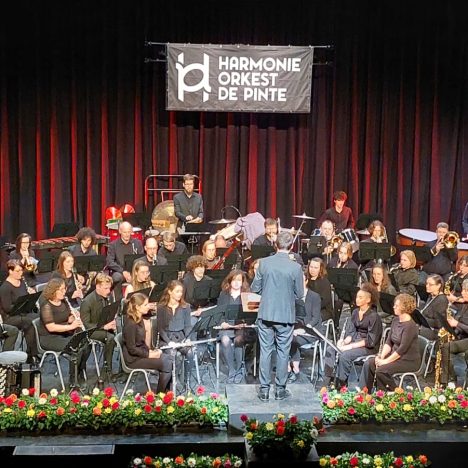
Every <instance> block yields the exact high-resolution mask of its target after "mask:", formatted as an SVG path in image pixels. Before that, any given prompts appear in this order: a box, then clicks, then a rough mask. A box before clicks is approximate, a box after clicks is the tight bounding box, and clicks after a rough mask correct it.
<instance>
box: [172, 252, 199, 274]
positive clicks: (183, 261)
mask: <svg viewBox="0 0 468 468" xmlns="http://www.w3.org/2000/svg"><path fill="white" fill-rule="evenodd" d="M192 255H193V254H189V253H188V254H180V255H178V254H169V255H166V260H167V265H165V266H167V267H171V266H172V268H174V267H175V268H176V269H177V271H185V270H186V265H187V260H188V259H189V258H190V257H191V256H192Z"/></svg>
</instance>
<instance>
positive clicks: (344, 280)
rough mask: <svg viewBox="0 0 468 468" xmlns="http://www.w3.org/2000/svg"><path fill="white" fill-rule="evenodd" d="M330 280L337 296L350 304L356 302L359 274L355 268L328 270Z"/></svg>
mask: <svg viewBox="0 0 468 468" xmlns="http://www.w3.org/2000/svg"><path fill="white" fill-rule="evenodd" d="M327 274H328V279H329V280H330V283H331V284H333V286H334V288H335V292H336V294H337V296H338V297H339V298H340V299H341V300H342V301H344V302H347V303H348V304H350V303H352V302H353V301H354V297H355V295H356V293H357V291H359V288H358V287H357V284H358V277H359V273H358V270H357V269H355V268H327Z"/></svg>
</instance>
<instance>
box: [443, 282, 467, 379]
mask: <svg viewBox="0 0 468 468" xmlns="http://www.w3.org/2000/svg"><path fill="white" fill-rule="evenodd" d="M461 294H462V297H463V298H464V299H465V301H466V302H465V303H464V304H463V306H462V307H461V309H460V311H459V312H458V313H457V314H456V318H455V317H448V318H447V322H448V323H449V325H450V326H451V327H452V328H453V329H454V330H455V341H449V342H448V343H443V344H442V354H441V356H442V359H441V366H442V367H441V368H442V372H441V375H440V383H441V384H442V385H447V383H448V382H450V381H456V376H455V370H454V366H453V364H454V360H455V356H456V355H458V354H461V353H463V354H464V353H466V352H467V351H468V279H466V280H465V281H463V283H462V290H461Z"/></svg>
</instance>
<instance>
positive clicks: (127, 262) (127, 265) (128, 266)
mask: <svg viewBox="0 0 468 468" xmlns="http://www.w3.org/2000/svg"><path fill="white" fill-rule="evenodd" d="M139 258H141V259H142V260H145V256H144V255H143V254H141V253H139V254H127V255H125V256H124V270H125V271H132V269H133V264H134V263H135V262H136V260H138V259H139Z"/></svg>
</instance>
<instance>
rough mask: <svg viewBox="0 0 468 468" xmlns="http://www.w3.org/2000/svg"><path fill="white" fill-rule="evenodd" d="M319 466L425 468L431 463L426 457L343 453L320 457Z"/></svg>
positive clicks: (341, 467) (391, 453)
mask: <svg viewBox="0 0 468 468" xmlns="http://www.w3.org/2000/svg"><path fill="white" fill-rule="evenodd" d="M319 465H320V466H322V467H333V468H349V467H356V468H374V467H376V468H390V467H392V468H410V467H411V468H423V467H425V466H429V465H430V462H429V460H428V459H427V457H426V455H400V456H399V457H396V456H395V455H394V453H393V452H388V453H382V454H379V455H367V454H365V453H359V452H354V453H343V454H341V455H337V456H336V457H332V456H330V455H324V456H322V457H320V460H319Z"/></svg>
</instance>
